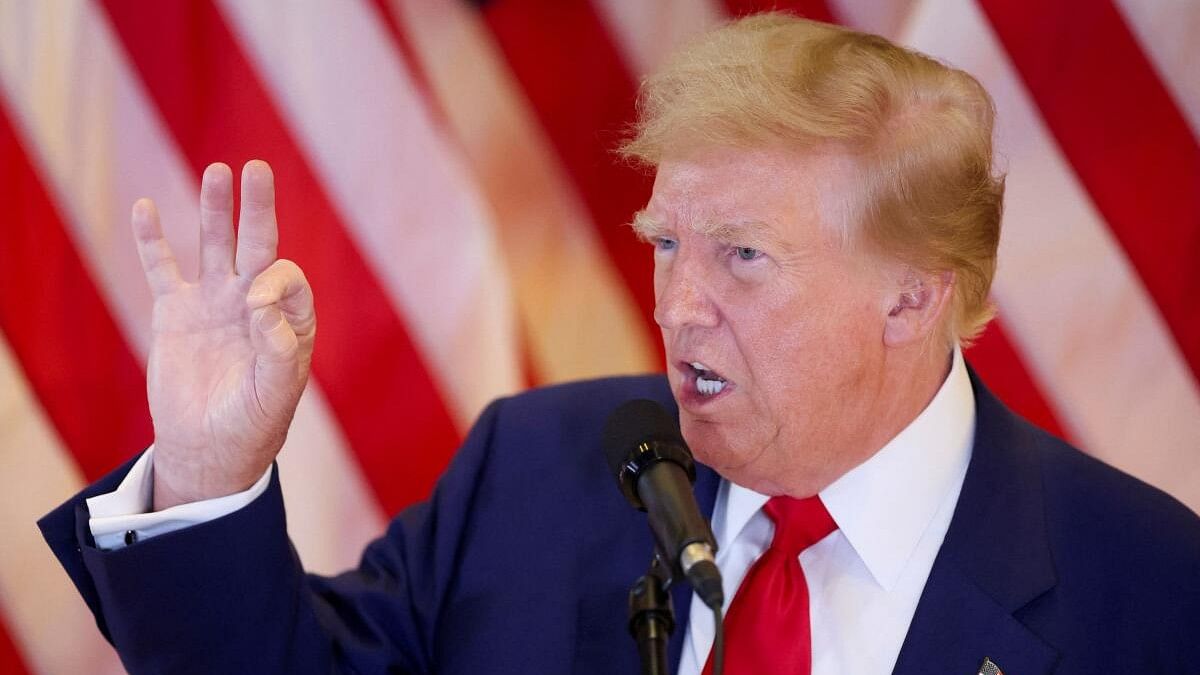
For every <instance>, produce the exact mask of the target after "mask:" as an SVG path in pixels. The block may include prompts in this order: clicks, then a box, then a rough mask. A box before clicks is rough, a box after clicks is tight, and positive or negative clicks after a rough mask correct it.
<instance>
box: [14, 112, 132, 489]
mask: <svg viewBox="0 0 1200 675" xmlns="http://www.w3.org/2000/svg"><path fill="white" fill-rule="evenodd" d="M0 185H3V186H4V218H5V219H6V221H7V222H6V223H5V225H4V226H3V227H0V331H3V332H4V335H5V337H6V338H7V340H8V342H9V344H10V345H11V346H12V350H13V353H14V355H15V356H16V359H17V361H18V362H19V363H20V366H21V368H22V370H23V372H24V373H25V377H26V379H27V380H28V381H29V385H30V387H31V388H32V390H33V393H34V395H35V396H37V399H38V402H39V403H40V404H41V407H42V409H43V410H45V412H46V415H47V416H48V417H49V418H50V421H51V422H52V423H53V424H54V427H55V428H56V429H57V430H58V435H59V437H60V438H61V439H62V441H63V443H64V444H65V446H66V447H67V448H68V449H69V450H70V452H71V454H72V456H73V457H74V458H75V461H76V463H77V464H78V465H79V468H80V469H81V470H82V471H83V474H84V475H85V476H87V478H88V479H89V480H94V479H96V478H99V477H100V476H102V475H104V474H105V473H106V472H108V471H111V470H112V469H113V468H114V467H116V466H117V465H118V464H120V463H121V462H123V461H124V460H125V459H127V458H128V457H129V456H130V455H131V454H133V453H134V452H137V451H139V450H141V449H143V448H145V447H146V446H147V445H149V444H150V442H151V440H152V438H153V432H152V430H151V425H150V412H149V408H148V407H147V405H146V376H145V374H144V373H143V371H142V367H141V364H140V363H139V362H138V360H137V358H136V357H135V356H134V355H133V352H132V351H131V350H130V349H129V345H128V344H126V342H125V338H124V336H123V335H122V334H121V332H120V329H118V327H117V325H116V323H115V322H114V321H113V318H112V316H111V315H110V313H109V311H108V307H107V306H106V304H105V302H104V299H103V298H102V297H101V295H100V293H99V291H98V290H97V289H96V286H95V285H94V284H93V283H92V279H91V278H90V277H89V276H88V272H87V268H86V267H85V266H84V263H83V261H82V260H81V259H80V257H79V254H78V252H77V251H76V250H75V247H74V245H73V243H72V242H71V240H70V237H69V236H68V235H67V230H66V226H65V225H64V222H63V219H62V217H61V216H60V214H59V213H58V211H57V210H56V209H55V206H54V204H53V202H52V201H51V199H50V196H49V195H48V194H47V193H46V190H45V188H44V187H43V186H42V184H41V181H40V180H39V178H38V175H37V173H36V171H35V169H34V168H33V165H32V164H31V163H30V161H29V157H28V155H27V154H26V153H25V151H24V149H23V148H22V146H21V145H20V141H19V140H18V138H17V134H16V130H15V129H14V128H13V126H12V124H11V121H10V118H9V117H8V116H7V114H6V111H5V110H4V109H3V106H0ZM26 450H29V449H26Z"/></svg>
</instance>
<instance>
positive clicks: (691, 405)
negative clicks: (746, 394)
mask: <svg viewBox="0 0 1200 675" xmlns="http://www.w3.org/2000/svg"><path fill="white" fill-rule="evenodd" d="M693 361H698V362H700V363H705V362H704V360H703V359H692V358H689V359H683V360H680V361H676V362H675V363H674V366H675V370H677V371H678V372H679V374H680V375H681V376H682V379H681V380H680V381H679V386H678V387H677V389H676V391H675V400H676V401H677V402H678V403H679V405H680V407H682V408H687V409H689V410H700V409H702V408H708V407H711V406H712V405H714V404H716V403H717V402H718V401H720V400H722V399H724V398H725V397H726V396H728V395H729V394H730V393H731V392H733V390H734V389H737V385H736V384H734V383H733V382H731V381H729V380H726V381H725V388H723V389H722V390H721V393H719V394H713V395H712V396H704V395H702V394H701V393H700V392H698V391H696V379H697V377H696V371H695V370H693V369H692V366H691V364H692V362H693Z"/></svg>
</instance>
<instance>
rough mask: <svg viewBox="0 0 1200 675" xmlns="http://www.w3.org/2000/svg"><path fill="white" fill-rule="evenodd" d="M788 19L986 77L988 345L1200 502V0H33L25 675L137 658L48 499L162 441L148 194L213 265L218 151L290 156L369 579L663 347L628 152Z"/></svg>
mask: <svg viewBox="0 0 1200 675" xmlns="http://www.w3.org/2000/svg"><path fill="white" fill-rule="evenodd" d="M771 8H779V9H788V10H792V11H795V12H798V13H800V14H802V15H805V16H809V17H812V18H817V19H824V20H830V21H836V22H839V23H843V24H846V25H849V26H853V27H856V28H860V29H864V30H869V31H872V32H877V33H880V34H883V35H886V36H888V37H891V38H893V39H895V40H897V41H899V42H901V43H903V44H907V45H910V46H913V47H915V48H918V49H920V50H922V51H925V52H927V53H930V54H932V55H934V56H936V57H938V58H941V59H943V60H945V61H947V62H949V63H951V64H954V65H956V66H958V67H961V68H964V69H966V70H968V71H969V72H971V73H973V74H974V75H976V76H977V77H978V78H979V79H980V80H981V81H982V82H983V83H984V85H985V86H986V87H987V88H988V90H989V91H990V92H991V93H992V95H993V96H994V97H995V99H996V104H997V108H998V129H997V133H998V150H999V158H1000V162H1001V164H1002V166H1003V168H1004V169H1006V170H1007V171H1008V196H1007V209H1006V213H1005V219H1004V233H1003V240H1002V243H1001V252H1000V267H999V272H998V276H997V278H996V282H995V286H994V289H993V293H994V299H995V302H996V304H997V305H998V307H999V320H998V321H997V322H996V323H995V324H994V325H993V326H992V327H991V328H990V329H989V330H988V332H987V333H986V334H985V336H984V338H983V339H982V340H981V341H980V343H979V344H978V345H977V346H976V347H974V348H972V349H971V350H970V351H969V352H968V353H967V356H968V359H969V360H970V361H971V362H972V363H973V364H974V365H975V366H976V367H977V369H978V370H979V371H980V372H981V373H982V375H983V377H984V378H985V379H986V380H987V381H988V382H989V383H990V384H991V385H992V387H993V389H994V390H996V391H997V392H998V393H999V394H1000V395H1001V396H1002V397H1003V398H1005V399H1006V400H1007V401H1008V402H1009V403H1010V404H1011V405H1012V406H1013V407H1015V408H1016V409H1018V410H1019V411H1021V412H1023V413H1024V414H1025V415H1026V416H1028V417H1030V418H1032V419H1033V420H1035V421H1036V422H1038V423H1039V424H1041V425H1042V426H1045V427H1047V428H1049V429H1050V430H1052V431H1054V432H1055V433H1058V434H1060V435H1062V436H1064V437H1066V438H1068V439H1069V440H1071V441H1072V442H1074V443H1076V444H1077V445H1079V446H1080V447H1082V448H1084V449H1085V450H1086V451H1088V452H1090V453H1092V454H1094V455H1096V456H1098V457H1100V458H1102V459H1104V460H1105V461H1108V462H1110V463H1112V464H1114V465H1116V466H1118V467H1120V468H1122V469H1124V470H1126V471H1128V472H1130V473H1133V474H1134V475H1136V476H1139V477H1141V478H1142V479H1144V480H1146V481H1148V482H1150V483H1152V484H1155V485H1157V486H1159V487H1161V488H1162V489H1164V490H1166V491H1168V492H1170V493H1172V494H1173V495H1175V496H1176V497H1178V498H1179V499H1181V500H1182V501H1184V502H1185V503H1187V504H1188V505H1189V506H1191V507H1192V508H1193V509H1197V510H1200V389H1198V386H1197V381H1198V380H1197V374H1198V373H1200V312H1198V311H1197V310H1196V309H1195V307H1196V303H1197V299H1198V298H1200V270H1198V269H1197V266H1198V264H1200V141H1198V139H1200V77H1198V76H1197V73H1200V50H1198V49H1197V48H1196V47H1195V42H1194V39H1195V35H1196V34H1197V33H1200V3H1196V2H1193V1H1192V0H1059V1H1057V2H1041V1H1035V0H793V1H785V0H781V1H779V2H766V1H764V2H756V1H753V0H727V1H724V2H722V1H721V0H654V1H652V0H590V2H589V1H587V0H493V1H491V2H475V3H469V2H465V1H463V0H339V1H337V2H335V1H333V0H297V1H292V2H286V3H285V2H268V1H267V0H258V1H255V0H249V1H248V0H212V1H182V0H180V1H175V0H164V1H156V2H136V1H134V0H0V206H2V211H0V217H2V219H3V220H2V221H0V672H4V673H24V672H29V673H117V672H121V666H120V664H119V663H118V661H117V658H116V656H115V655H114V654H113V652H112V650H111V648H109V647H108V645H107V644H106V643H104V641H103V639H102V638H101V636H100V635H99V633H98V632H97V631H96V629H95V626H94V625H93V622H92V619H91V617H90V616H89V615H88V613H87V610H86V609H85V607H84V604H83V602H82V601H81V600H80V599H79V598H78V597H77V596H76V594H75V591H74V590H73V589H72V588H71V586H70V584H69V582H68V580H67V578H66V576H65V575H64V574H63V573H62V572H61V570H60V569H59V568H58V566H57V564H56V563H55V562H54V561H53V559H52V557H51V555H50V552H49V550H48V549H47V548H46V547H45V545H44V544H42V543H41V541H40V540H39V536H38V534H37V532H36V529H35V527H34V524H33V523H34V520H35V519H36V518H37V517H38V516H40V515H41V514H42V513H44V512H45V511H47V510H48V509H50V508H51V507H53V506H54V505H56V504H57V503H59V502H60V501H61V500H63V499H65V498H67V497H68V496H69V495H71V494H72V493H74V492H75V491H77V490H78V489H79V488H81V487H82V486H83V485H84V484H85V483H86V482H88V481H90V480H92V479H95V478H97V477H99V476H101V475H102V474H104V473H105V472H107V471H108V470H110V469H111V468H113V467H114V466H115V465H117V464H118V463H119V462H121V461H122V460H124V459H126V458H128V457H130V456H131V455H132V454H133V453H135V452H137V451H139V450H141V449H142V448H144V447H145V446H146V445H148V444H149V443H150V441H151V427H150V419H149V415H148V413H147V409H146V394H145V385H144V378H145V362H146V349H147V345H148V337H149V328H150V307H151V296H150V293H149V290H148V289H147V288H146V286H145V283H144V281H143V278H142V274H141V271H140V268H139V265H138V262H137V259H136V252H135V249H134V245H133V241H132V236H131V234H130V231H129V226H128V219H129V209H130V205H131V204H132V203H133V202H134V200H135V199H136V198H138V197H140V196H150V197H152V198H154V199H155V200H156V202H157V203H158V205H159V209H160V211H161V212H162V214H163V220H164V224H165V227H166V230H167V237H168V239H169V240H170V242H171V244H172V246H173V247H174V248H175V250H176V252H177V253H178V254H179V256H180V258H181V262H182V264H183V266H184V273H185V274H189V267H190V273H192V274H194V271H195V267H196V262H195V259H196V250H197V248H198V246H197V243H198V242H197V236H196V232H197V213H198V203H197V193H198V185H199V176H200V172H201V171H202V169H203V167H204V166H205V165H206V164H207V163H209V162H212V161H224V162H227V163H229V164H230V165H232V166H234V167H235V168H236V167H239V166H240V165H241V164H242V163H243V162H245V161H246V160H248V159H250V158H254V157H258V158H262V159H265V160H267V161H269V162H270V163H271V165H272V166H273V167H274V169H275V172H276V177H277V182H278V192H279V201H280V206H279V211H280V222H281V246H280V249H281V250H280V252H281V255H283V256H285V257H289V258H291V259H294V260H296V261H297V262H298V263H299V264H300V265H301V266H302V267H303V268H304V270H305V271H306V272H307V275H308V278H309V279H310V280H311V281H312V284H313V286H314V288H315V293H316V298H317V311H318V314H319V316H320V321H321V331H320V334H319V336H318V340H317V350H316V355H315V361H314V364H313V369H314V377H313V379H312V381H311V383H310V385H309V389H308V391H307V393H306V394H305V396H304V398H303V400H302V401H301V403H300V409H299V412H298V414H297V416H296V421H295V424H294V425H293V428H292V432H291V436H290V438H289V440H288V443H287V445H286V447H285V450H284V452H283V454H282V456H281V459H280V466H281V472H282V476H283V484H284V491H285V498H286V500H287V505H288V508H289V511H290V513H289V517H290V526H291V532H292V536H293V539H294V541H295V542H296V546H297V548H298V550H299V551H300V554H301V557H302V559H303V560H304V562H305V563H306V565H307V566H308V567H309V568H310V569H312V570H314V571H318V572H332V571H335V570H339V569H342V568H345V567H347V566H350V565H353V564H354V563H355V561H356V558H357V555H358V552H359V551H360V549H361V547H362V546H363V544H364V543H365V542H366V541H367V540H368V539H370V538H371V537H373V536H374V535H376V534H377V533H379V532H380V531H381V529H382V526H383V524H384V522H385V520H386V519H387V517H388V516H389V514H392V513H394V512H395V511H396V510H397V509H399V508H401V507H403V506H404V505H405V504H408V503H411V502H413V501H414V500H418V499H420V498H422V496H424V495H425V494H427V493H428V491H429V489H430V487H431V485H432V483H433V481H434V480H435V477H436V476H437V474H438V473H439V471H440V470H441V469H442V467H443V466H444V465H445V463H446V461H447V459H448V457H449V456H450V455H451V453H452V452H453V451H454V448H455V446H456V444H457V442H458V440H459V439H461V438H462V436H463V434H464V431H465V430H466V429H467V428H468V426H469V425H470V424H471V422H472V420H473V418H474V417H475V415H476V414H477V413H478V412H479V411H480V410H481V408H482V407H483V406H484V405H485V403H486V402H487V401H489V400H490V399H492V398H494V397H496V396H500V395H504V394H509V393H512V392H516V391H519V390H521V389H523V388H526V387H529V386H533V385H538V384H543V383H549V382H557V381H562V380H568V379H575V378H582V377H589V376H597V375H603V374H613V373H629V372H641V371H648V370H658V369H661V364H660V361H661V347H660V345H659V344H658V340H657V337H656V331H655V329H654V326H653V323H652V321H651V318H650V313H651V309H652V304H653V297H652V292H651V283H650V274H651V268H650V265H651V261H650V254H649V250H648V249H644V248H642V247H641V245H640V244H638V243H637V242H636V241H635V239H634V237H633V235H632V233H631V232H630V231H629V229H628V228H626V227H622V224H623V223H626V222H627V221H628V219H629V218H630V216H631V214H632V213H633V212H634V211H635V210H636V209H638V208H639V207H640V206H642V205H643V203H644V201H645V200H646V198H647V195H648V194H649V188H650V184H651V181H652V177H651V176H648V175H646V174H645V173H642V172H638V171H636V170H634V169H632V168H630V167H628V166H624V165H622V164H621V163H619V162H617V161H615V158H614V156H613V154H612V148H613V147H614V146H615V145H616V142H617V141H618V139H619V138H620V137H621V135H622V133H623V132H624V130H625V128H626V126H627V125H628V123H629V122H630V120H631V118H632V114H633V109H634V99H635V92H636V83H637V82H638V80H639V79H640V78H641V77H642V76H643V75H644V74H646V73H647V72H649V71H651V70H652V69H654V67H655V66H656V64H658V63H659V62H660V61H661V60H662V59H663V58H664V56H665V55H666V54H668V53H669V52H670V51H671V49H672V47H673V46H675V45H677V44H678V43H679V41H680V40H685V39H687V38H688V37H689V36H690V35H693V34H695V33H696V32H698V31H702V30H704V29H705V28H707V27H710V26H713V25H715V24H717V23H719V22H721V21H723V20H725V19H726V18H728V17H729V16H734V15H741V14H745V13H748V12H752V11H755V10H761V9H771ZM1189 307H1191V308H1192V309H1189Z"/></svg>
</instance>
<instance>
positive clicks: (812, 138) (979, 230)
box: [620, 13, 1004, 344]
mask: <svg viewBox="0 0 1200 675" xmlns="http://www.w3.org/2000/svg"><path fill="white" fill-rule="evenodd" d="M993 117H994V111H993V106H992V101H991V98H990V97H989V96H988V94H987V92H986V91H984V89H983V87H982V86H981V85H980V84H979V83H978V82H977V81H976V80H975V79H974V78H972V77H971V76H970V75H968V74H966V73H965V72H963V71H961V70H956V69H954V68H950V67H948V66H946V65H943V64H941V63H939V62H937V61H935V60H933V59H932V58H930V57H928V56H925V55H923V54H919V53H917V52H914V51H912V50H908V49H904V48H902V47H899V46H896V45H894V44H892V43H891V42H889V41H887V40H885V39H884V38H881V37H878V36H875V35H868V34H864V33H858V32H855V31H852V30H847V29H844V28H839V27H836V26H830V25H827V24H822V23H817V22H814V21H808V20H805V19H801V18H798V17H794V16H791V15H787V14H781V13H769V14H759V15H755V16H751V17H747V18H744V19H741V20H738V21H735V22H733V23H730V24H728V25H726V26H724V27H722V28H720V29H717V30H715V31H713V32H710V33H707V34H705V35H703V36H702V37H700V38H699V39H698V40H697V41H695V42H693V43H692V44H690V45H688V46H687V47H685V48H684V49H683V50H681V51H680V52H678V53H677V54H676V55H675V56H674V57H673V58H672V59H671V60H670V61H669V62H668V63H667V64H666V66H665V67H664V68H662V69H661V70H660V71H658V72H657V73H655V74H654V75H652V76H651V77H649V78H647V79H646V80H645V81H644V82H643V83H642V86H641V90H640V93H639V97H638V121H637V123H636V126H635V127H634V130H633V133H632V135H631V138H630V139H629V140H628V141H627V142H626V143H625V144H624V145H623V146H622V147H621V149H620V152H621V153H622V154H623V155H624V156H626V157H627V158H632V159H635V160H638V161H640V162H643V163H646V164H648V165H650V166H656V165H657V164H658V163H659V162H660V161H661V160H662V158H663V157H664V155H666V154H671V153H679V152H687V151H689V150H694V149H698V148H700V147H708V146H734V147H753V146H763V145H771V144H776V145H777V144H780V143H784V144H789V145H794V146H796V147H798V148H800V149H808V148H812V149H818V148H819V147H823V146H832V147H835V148H838V149H842V150H844V151H846V152H848V153H849V155H850V156H851V157H852V158H854V160H855V161H854V162H853V163H854V165H855V171H854V174H853V180H854V185H855V194H853V195H849V196H846V198H847V199H848V205H849V206H850V208H848V209H844V211H847V212H846V213H843V214H842V215H843V217H844V218H845V221H846V222H845V223H844V225H845V226H846V228H847V231H848V232H850V238H851V239H853V240H855V241H863V242H865V243H867V244H869V245H873V246H874V247H876V248H877V249H878V250H880V251H883V252H886V253H888V254H890V255H892V256H895V257H897V258H898V259H900V260H902V261H904V262H906V263H908V264H911V265H913V266H914V267H917V268H919V269H923V270H926V271H937V272H948V271H952V272H954V275H955V281H954V288H953V295H952V297H951V311H950V316H949V317H948V322H947V326H946V328H947V337H948V338H949V339H951V340H957V341H959V342H960V343H963V344H967V343H969V342H970V340H972V339H973V338H974V337H976V336H977V335H978V334H979V333H980V332H981V331H982V330H983V328H984V326H986V325H987V322H988V321H989V320H990V319H991V317H992V315H993V311H994V310H993V308H992V306H991V304H990V303H989V302H988V297H987V296H988V289H989V288H990V287H991V283H992V277H993V276H994V274H995V269H996V249H997V246H998V244H999V239H1000V213H1001V205H1002V201H1003V196H1004V178H1003V176H1001V175H998V174H996V173H995V172H994V171H993V168H992V120H993Z"/></svg>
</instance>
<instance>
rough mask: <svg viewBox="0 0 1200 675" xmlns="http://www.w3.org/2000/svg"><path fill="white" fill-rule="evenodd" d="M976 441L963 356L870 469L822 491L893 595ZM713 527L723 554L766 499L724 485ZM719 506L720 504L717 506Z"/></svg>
mask: <svg viewBox="0 0 1200 675" xmlns="http://www.w3.org/2000/svg"><path fill="white" fill-rule="evenodd" d="M974 434H975V395H974V392H973V390H972V389H971V379H970V377H969V376H968V374H967V368H966V364H965V362H964V361H963V357H962V352H961V351H960V350H959V349H958V348H957V347H955V349H954V353H953V356H952V360H951V366H950V374H949V375H947V376H946V379H945V381H944V382H942V386H941V388H940V389H938V392H937V394H935V395H934V397H933V400H931V401H930V402H929V405H927V406H926V407H925V409H924V410H923V411H921V414H919V415H917V417H916V418H915V419H914V420H913V421H912V422H910V423H909V425H908V426H907V427H905V428H904V429H903V430H901V431H900V433H899V434H897V435H896V436H895V437H894V438H892V440H891V441H888V443H887V444H886V445H884V446H883V447H882V448H880V450H879V451H878V452H876V453H875V454H874V455H872V456H871V457H870V458H869V459H867V461H865V462H863V463H862V464H860V465H858V466H856V467H855V468H853V469H851V470H850V471H848V472H847V473H846V474H845V475H843V476H842V477H841V478H838V479H837V480H836V481H834V482H833V483H832V484H831V485H829V487H827V488H825V489H824V490H822V491H821V493H820V495H821V501H822V502H824V503H825V508H827V509H828V510H829V513H830V515H832V516H833V520H834V521H835V522H836V523H837V525H838V529H839V530H840V531H841V532H842V534H843V536H845V537H846V540H847V541H848V542H849V543H850V546H851V547H852V548H854V551H855V553H857V554H858V556H859V557H860V558H861V559H862V561H863V563H864V564H866V566H867V569H868V570H869V571H870V572H871V576H872V577H874V579H875V581H876V582H877V583H878V584H879V585H880V586H882V587H883V588H884V589H886V590H891V588H892V587H893V586H894V585H895V583H896V581H897V580H898V579H899V577H900V573H901V572H902V571H903V570H904V566H905V564H906V563H907V562H908V559H909V557H910V556H911V554H912V552H913V550H914V549H915V548H916V546H917V543H918V542H919V541H920V540H921V536H922V535H923V534H924V533H925V529H926V528H927V527H928V525H929V523H930V521H931V520H932V519H933V517H934V514H935V513H936V512H937V510H938V507H939V506H940V505H941V503H942V501H943V499H944V498H945V496H946V495H947V494H948V493H949V492H950V491H951V490H953V489H956V488H957V486H958V485H959V484H961V483H962V480H963V477H964V476H965V475H966V470H967V463H968V462H969V460H970V457H971V445H972V440H973V438H974ZM721 491H722V492H723V494H721V495H720V497H724V498H725V499H724V503H725V509H724V512H723V513H719V514H718V516H719V517H718V519H716V520H717V522H714V525H715V526H716V528H715V529H717V530H718V531H717V532H716V533H715V534H716V535H717V542H718V545H719V546H727V545H728V544H729V543H730V542H732V541H733V539H734V538H735V537H736V536H737V535H738V533H739V532H741V530H742V528H744V527H745V526H746V524H747V523H749V522H750V519H751V518H753V517H754V515H755V514H756V513H758V511H759V510H760V509H762V506H763V504H765V503H766V502H767V499H768V497H767V496H766V495H762V494H759V493H757V492H754V491H753V490H750V489H748V488H744V487H742V486H740V485H734V484H732V483H729V482H728V481H722V485H721ZM720 501H721V500H720V499H719V500H718V503H720Z"/></svg>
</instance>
